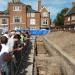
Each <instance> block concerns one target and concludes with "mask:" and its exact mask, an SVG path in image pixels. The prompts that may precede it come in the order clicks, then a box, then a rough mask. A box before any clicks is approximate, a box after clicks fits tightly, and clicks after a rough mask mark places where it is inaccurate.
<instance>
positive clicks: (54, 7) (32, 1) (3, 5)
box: [0, 0, 75, 20]
mask: <svg viewBox="0 0 75 75" xmlns="http://www.w3.org/2000/svg"><path fill="white" fill-rule="evenodd" d="M9 1H10V0H0V11H3V10H6V9H7V6H8V2H9ZM21 1H22V2H23V3H25V4H27V5H31V6H32V8H33V9H35V10H37V7H38V3H37V2H38V0H21ZM74 1H75V0H42V5H44V6H45V7H46V8H47V10H48V11H49V12H50V16H51V19H52V20H54V19H55V17H56V15H57V13H59V12H60V11H61V10H62V9H63V8H71V7H72V2H74Z"/></svg>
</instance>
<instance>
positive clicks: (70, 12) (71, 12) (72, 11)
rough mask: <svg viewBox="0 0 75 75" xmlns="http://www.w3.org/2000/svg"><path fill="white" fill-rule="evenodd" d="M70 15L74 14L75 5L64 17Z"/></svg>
mask: <svg viewBox="0 0 75 75" xmlns="http://www.w3.org/2000/svg"><path fill="white" fill-rule="evenodd" d="M71 14H75V5H74V6H73V7H72V8H71V9H69V10H68V12H67V13H66V14H65V16H69V15H71Z"/></svg>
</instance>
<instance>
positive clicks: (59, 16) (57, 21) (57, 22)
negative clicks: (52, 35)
mask: <svg viewBox="0 0 75 75" xmlns="http://www.w3.org/2000/svg"><path fill="white" fill-rule="evenodd" d="M68 10H69V9H68V8H64V9H62V10H61V12H60V13H58V14H57V16H56V19H54V23H55V25H56V26H62V25H64V15H65V14H66V12H67V11H68Z"/></svg>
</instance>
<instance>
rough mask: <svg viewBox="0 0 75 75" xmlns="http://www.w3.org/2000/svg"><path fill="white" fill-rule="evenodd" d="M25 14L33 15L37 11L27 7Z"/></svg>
mask: <svg viewBox="0 0 75 75" xmlns="http://www.w3.org/2000/svg"><path fill="white" fill-rule="evenodd" d="M27 12H28V13H35V12H38V11H36V10H34V9H32V7H31V6H30V5H27Z"/></svg>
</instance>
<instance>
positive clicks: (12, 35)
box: [7, 31, 15, 52]
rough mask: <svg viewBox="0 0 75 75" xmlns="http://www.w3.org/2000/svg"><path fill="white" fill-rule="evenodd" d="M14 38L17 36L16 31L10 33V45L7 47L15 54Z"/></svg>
mask: <svg viewBox="0 0 75 75" xmlns="http://www.w3.org/2000/svg"><path fill="white" fill-rule="evenodd" d="M14 36H15V31H11V32H10V33H9V39H8V43H7V46H8V47H9V49H10V52H13V46H14Z"/></svg>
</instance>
